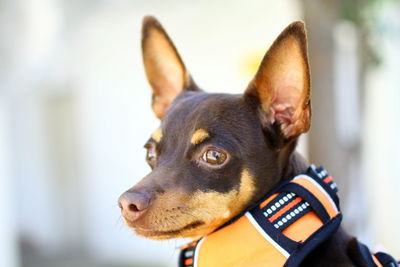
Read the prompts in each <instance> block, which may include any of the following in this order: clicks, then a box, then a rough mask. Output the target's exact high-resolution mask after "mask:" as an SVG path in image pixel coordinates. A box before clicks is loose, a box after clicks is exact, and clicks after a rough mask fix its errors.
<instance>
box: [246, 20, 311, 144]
mask: <svg viewBox="0 0 400 267" xmlns="http://www.w3.org/2000/svg"><path fill="white" fill-rule="evenodd" d="M245 97H246V98H249V99H251V100H252V101H251V102H252V103H256V105H257V109H258V113H259V117H260V120H261V122H262V124H263V126H264V127H265V128H269V129H278V130H279V131H280V134H281V135H282V136H283V137H284V138H285V139H286V140H290V139H293V138H295V137H297V136H299V135H300V134H301V133H304V132H307V131H308V129H309V128H310V120H311V107H310V73H309V66H308V58H307V39H306V33H305V28H304V24H303V23H302V22H300V21H297V22H293V23H292V24H290V25H289V26H288V27H287V28H286V29H285V30H284V31H283V32H282V33H281V34H280V35H279V37H278V38H277V39H276V40H275V41H274V43H273V44H272V46H271V47H270V49H269V50H268V52H267V53H266V54H265V56H264V58H263V60H262V62H261V64H260V67H259V69H258V71H257V73H256V75H255V77H254V79H253V80H252V81H251V82H250V84H249V87H248V88H247V90H246V92H245Z"/></svg>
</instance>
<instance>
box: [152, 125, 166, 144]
mask: <svg viewBox="0 0 400 267" xmlns="http://www.w3.org/2000/svg"><path fill="white" fill-rule="evenodd" d="M162 136H163V134H162V130H161V128H157V129H156V130H155V131H154V132H153V134H152V135H151V138H153V140H154V141H156V142H157V143H160V141H161V138H162Z"/></svg>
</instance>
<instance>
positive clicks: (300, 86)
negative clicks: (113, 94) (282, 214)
mask: <svg viewBox="0 0 400 267" xmlns="http://www.w3.org/2000/svg"><path fill="white" fill-rule="evenodd" d="M142 34H143V37H142V38H143V39H142V49H143V59H144V66H145V70H146V74H147V78H148V80H149V82H150V85H151V87H152V89H153V99H152V100H153V101H152V108H153V111H154V113H155V115H156V116H157V117H158V118H159V119H160V120H161V125H160V127H159V128H158V129H156V130H155V131H154V133H153V134H152V136H151V138H150V139H149V140H148V141H147V143H146V145H145V147H146V149H147V162H148V164H149V165H150V167H151V168H152V171H151V172H150V173H149V174H148V175H147V176H146V177H144V178H143V179H142V180H141V181H140V182H139V183H138V184H136V185H135V186H134V187H132V188H131V189H129V190H128V191H126V192H125V193H124V194H122V195H121V197H120V199H119V206H120V208H121V210H122V215H123V218H124V221H125V223H126V225H127V226H128V227H130V228H132V229H133V230H134V231H135V232H136V233H137V234H138V235H140V236H143V237H146V238H150V239H157V240H162V239H170V238H192V239H198V238H201V237H202V236H205V235H207V234H209V233H211V232H212V231H214V230H215V229H217V228H218V227H220V226H221V225H223V224H224V223H226V222H227V221H229V220H230V219H232V218H234V217H235V216H237V215H238V214H240V213H242V212H243V211H244V210H246V208H247V207H249V206H251V205H253V204H254V203H257V201H259V200H260V199H261V198H262V197H263V196H264V195H266V193H267V192H268V191H269V190H270V189H271V188H272V187H273V186H274V185H276V184H278V183H279V182H280V181H282V180H286V179H290V178H292V177H294V176H296V175H297V174H299V173H304V172H305V171H306V170H307V167H308V164H307V163H306V162H305V160H304V159H303V158H302V157H301V156H300V155H299V154H297V153H296V152H295V151H294V149H295V146H296V142H297V138H298V136H299V135H300V134H302V133H304V132H307V131H308V129H309V128H310V117H311V107H310V73H309V66H308V59H307V41H306V33H305V29H304V24H303V23H302V22H294V23H292V24H290V25H289V26H288V27H287V28H286V29H285V30H284V31H283V32H282V33H281V34H280V35H279V37H278V38H277V39H276V40H275V42H274V43H273V44H272V46H271V48H270V49H269V50H268V52H267V53H266V55H265V57H264V58H263V60H262V62H261V64H260V67H259V70H258V71H257V73H256V75H255V77H254V79H253V80H252V81H251V82H250V84H249V86H248V88H247V89H246V90H245V91H244V94H242V95H230V94H209V93H206V92H204V91H202V90H201V89H199V88H198V86H197V85H196V84H195V82H194V80H193V79H192V77H191V75H190V74H189V72H188V70H187V69H186V67H185V65H184V63H183V61H182V59H181V57H180V56H179V54H178V52H177V50H176V48H175V46H174V45H173V43H172V41H171V39H170V38H169V37H168V35H167V33H166V32H165V30H164V29H163V28H162V26H161V25H160V23H159V22H158V21H157V20H156V19H155V18H153V17H146V18H145V19H144V21H143V32H142ZM356 243H357V242H356V240H355V239H354V238H352V237H350V236H349V235H347V234H346V233H345V232H344V231H343V230H341V229H340V230H339V231H337V232H336V233H335V234H334V235H333V236H331V237H330V238H329V239H328V240H327V241H326V242H324V243H323V244H322V245H320V246H319V247H318V248H317V249H315V250H314V251H313V252H312V253H311V254H309V255H308V256H307V257H306V259H305V260H304V261H303V263H302V266H368V265H365V263H364V262H363V259H362V257H361V256H360V255H359V252H358V249H357V247H356Z"/></svg>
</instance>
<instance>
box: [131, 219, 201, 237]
mask: <svg viewBox="0 0 400 267" xmlns="http://www.w3.org/2000/svg"><path fill="white" fill-rule="evenodd" d="M126 224H127V225H128V227H130V228H132V229H133V230H135V232H136V233H137V234H139V235H143V236H146V237H151V236H157V237H166V238H167V237H172V236H176V235H178V234H180V233H182V232H184V231H187V230H191V229H194V228H197V227H199V226H201V225H204V224H205V223H204V222H203V221H194V222H192V223H189V224H187V225H185V226H184V227H181V228H179V229H172V230H157V229H152V228H143V227H139V226H135V225H133V224H131V223H130V222H129V221H126Z"/></svg>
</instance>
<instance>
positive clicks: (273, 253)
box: [179, 165, 382, 267]
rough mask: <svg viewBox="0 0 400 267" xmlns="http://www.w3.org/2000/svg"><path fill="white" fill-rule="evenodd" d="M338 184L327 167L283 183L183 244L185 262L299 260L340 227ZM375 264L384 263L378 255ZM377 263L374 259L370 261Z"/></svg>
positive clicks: (222, 265) (197, 266) (209, 265)
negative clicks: (193, 240)
mask: <svg viewBox="0 0 400 267" xmlns="http://www.w3.org/2000/svg"><path fill="white" fill-rule="evenodd" d="M337 191H338V189H337V186H336V184H335V183H334V182H333V181H332V178H331V176H329V175H328V173H327V172H326V171H325V169H323V168H316V167H315V166H313V165H312V166H310V168H309V169H308V172H307V174H301V175H298V176H296V177H294V178H293V179H292V180H290V181H285V182H283V183H281V184H279V185H278V186H277V187H276V188H275V189H274V190H271V192H270V193H269V194H268V195H267V196H266V197H265V198H264V199H263V201H261V202H260V203H259V204H258V205H256V206H254V207H252V208H250V209H248V210H247V211H246V212H245V213H244V214H242V215H240V216H238V217H236V218H235V219H233V220H232V221H230V222H229V223H227V224H225V225H224V226H223V227H221V228H219V229H218V230H216V231H214V232H213V233H211V234H209V235H207V236H205V237H203V238H201V239H200V240H198V241H195V242H192V243H190V244H189V245H187V246H185V247H182V248H181V250H182V251H181V254H180V259H179V264H180V266H181V267H232V266H246V267H248V266H297V265H299V264H300V263H301V262H302V260H303V259H304V258H305V257H306V256H307V255H308V254H309V253H310V252H311V251H312V250H313V249H314V248H315V247H317V246H318V245H319V244H321V243H322V242H324V241H325V240H326V239H327V238H329V237H330V236H332V235H333V234H334V233H335V232H336V231H337V229H338V228H339V225H340V222H341V220H342V214H341V212H340V208H339V199H338V197H337V194H336V193H337ZM371 259H372V260H373V263H374V264H376V265H375V266H382V265H381V264H380V263H379V261H378V260H377V259H376V257H375V256H372V258H371ZM372 266H373V265H372Z"/></svg>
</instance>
